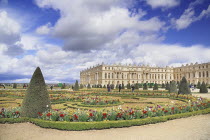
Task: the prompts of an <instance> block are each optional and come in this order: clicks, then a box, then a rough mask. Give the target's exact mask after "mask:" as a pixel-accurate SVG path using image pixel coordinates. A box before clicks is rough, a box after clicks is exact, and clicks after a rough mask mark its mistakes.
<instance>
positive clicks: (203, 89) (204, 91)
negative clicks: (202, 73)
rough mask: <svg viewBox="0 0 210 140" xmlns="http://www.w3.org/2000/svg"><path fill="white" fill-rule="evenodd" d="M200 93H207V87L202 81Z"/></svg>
mask: <svg viewBox="0 0 210 140" xmlns="http://www.w3.org/2000/svg"><path fill="white" fill-rule="evenodd" d="M200 93H208V89H207V87H206V84H205V83H204V82H202V84H201V87H200Z"/></svg>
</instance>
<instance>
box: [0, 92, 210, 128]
mask: <svg viewBox="0 0 210 140" xmlns="http://www.w3.org/2000/svg"><path fill="white" fill-rule="evenodd" d="M22 92H23V91H21V93H16V94H15V93H11V94H9V93H3V94H1V95H4V96H3V97H2V96H1V98H2V100H1V103H3V102H5V100H4V99H3V98H5V99H6V98H10V99H13V100H10V102H11V101H12V102H13V101H14V99H17V98H21V97H23V96H24V93H22ZM17 95H19V96H17ZM50 99H51V103H52V104H53V105H52V106H53V109H52V110H48V111H46V112H37V114H38V116H39V117H38V118H21V117H20V116H21V107H16V108H6V109H5V108H3V109H2V110H1V111H0V123H17V122H32V123H34V124H36V125H39V126H41V127H45V128H55V129H61V130H88V129H105V128H115V127H128V126H134V125H144V124H150V123H158V122H164V121H167V120H171V119H176V118H182V117H188V116H193V115H198V114H207V113H210V101H209V100H207V99H204V98H195V97H193V96H191V95H179V96H177V95H176V94H167V93H161V92H159V93H154V92H152V93H151V92H148V93H145V92H135V93H130V92H124V93H118V92H112V93H107V92H99V91H98V92H96V91H94V92H90V91H88V92H77V93H66V92H65V93H61V92H59V93H57V94H55V93H53V94H50ZM161 99H162V100H161ZM19 100H20V99H19ZM156 100H157V101H156ZM166 101H167V102H166ZM137 104H142V107H139V106H134V105H137Z"/></svg>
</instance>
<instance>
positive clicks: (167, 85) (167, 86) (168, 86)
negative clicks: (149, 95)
mask: <svg viewBox="0 0 210 140" xmlns="http://www.w3.org/2000/svg"><path fill="white" fill-rule="evenodd" d="M169 88H170V85H169V83H168V82H167V83H166V90H169Z"/></svg>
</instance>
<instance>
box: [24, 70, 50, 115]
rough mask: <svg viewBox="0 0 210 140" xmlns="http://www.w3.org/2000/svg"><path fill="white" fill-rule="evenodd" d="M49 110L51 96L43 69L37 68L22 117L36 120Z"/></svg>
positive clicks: (27, 92) (26, 95) (26, 96)
mask: <svg viewBox="0 0 210 140" xmlns="http://www.w3.org/2000/svg"><path fill="white" fill-rule="evenodd" d="M48 109H51V103H50V98H49V94H48V92H47V87H46V84H45V81H44V77H43V75H42V72H41V69H40V68H39V67H37V68H36V70H35V72H34V74H33V76H32V78H31V81H30V84H29V87H28V89H27V91H26V94H25V97H24V99H23V102H22V109H21V116H22V117H32V118H35V117H38V113H39V112H40V113H42V112H44V111H46V110H48Z"/></svg>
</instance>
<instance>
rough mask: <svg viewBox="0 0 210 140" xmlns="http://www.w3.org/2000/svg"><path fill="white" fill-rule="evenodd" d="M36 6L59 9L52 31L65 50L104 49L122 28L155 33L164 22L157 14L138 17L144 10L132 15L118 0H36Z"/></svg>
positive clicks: (142, 14)
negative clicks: (61, 41)
mask: <svg viewBox="0 0 210 140" xmlns="http://www.w3.org/2000/svg"><path fill="white" fill-rule="evenodd" d="M93 3H94V4H93ZM37 5H38V6H40V7H42V8H49V7H52V8H54V9H58V10H60V13H61V18H60V19H59V20H58V21H57V23H56V24H55V26H54V27H52V34H53V35H54V36H56V37H59V38H61V39H63V40H64V47H63V48H64V50H67V51H83V52H90V51H91V50H97V49H101V48H104V46H105V45H107V43H111V42H112V41H113V40H115V39H116V38H118V37H119V35H121V34H122V32H124V31H125V30H126V31H128V30H129V31H132V30H136V31H138V32H141V33H142V32H143V33H147V34H149V33H150V34H155V33H156V32H158V31H161V30H163V28H164V25H165V22H163V21H161V20H159V19H158V18H157V17H153V18H151V19H148V20H143V19H141V18H142V17H143V16H144V15H145V14H146V12H144V11H143V10H138V13H137V14H132V13H130V11H129V10H128V9H127V8H126V7H123V6H122V5H121V4H120V2H119V0H108V1H107V0H101V1H98V0H92V1H82V0H73V1H71V2H70V1H66V0H61V1H59V2H58V1H53V0H37Z"/></svg>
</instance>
